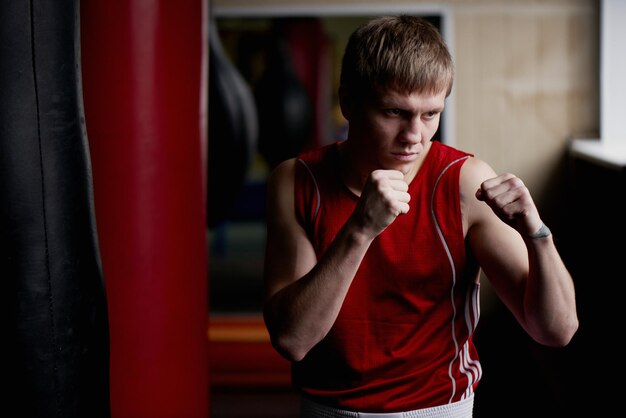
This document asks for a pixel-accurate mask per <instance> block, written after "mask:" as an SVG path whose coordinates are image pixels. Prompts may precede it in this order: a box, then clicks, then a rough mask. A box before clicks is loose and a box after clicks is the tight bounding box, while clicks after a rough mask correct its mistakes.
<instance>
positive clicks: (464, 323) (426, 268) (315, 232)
mask: <svg viewBox="0 0 626 418" xmlns="http://www.w3.org/2000/svg"><path fill="white" fill-rule="evenodd" d="M469 156H470V154H467V153H464V152H461V151H459V150H456V149H454V148H452V147H450V146H447V145H445V144H442V143H440V142H433V143H432V145H431V147H430V151H429V152H428V154H427V155H426V157H425V160H424V162H423V164H422V166H421V167H420V170H419V171H418V173H417V175H416V176H415V178H414V179H413V181H412V182H411V184H410V185H409V193H410V194H411V201H410V205H411V209H410V210H409V212H408V213H407V214H406V215H402V216H399V217H398V218H397V219H396V220H395V221H394V222H393V223H392V224H391V225H390V226H389V227H387V229H385V230H384V231H383V232H382V233H381V234H380V235H379V236H378V237H377V238H376V239H375V240H374V241H373V242H372V244H371V246H370V248H369V249H368V251H367V253H366V255H365V257H364V259H363V262H362V263H361V265H360V267H359V269H358V271H357V273H356V276H355V278H354V280H353V282H352V284H351V286H350V290H349V291H348V294H347V296H346V299H345V301H344V303H343V305H342V308H341V310H340V312H339V316H338V318H337V320H336V321H335V323H334V325H333V327H332V328H331V330H330V332H329V333H328V335H327V336H326V337H325V338H324V339H323V340H322V341H320V342H319V343H318V344H317V345H316V346H315V347H314V348H313V349H312V350H311V351H310V352H309V353H308V354H307V355H306V357H305V358H304V359H303V360H301V361H299V362H295V363H293V366H292V372H293V383H294V385H295V387H296V388H298V389H299V390H301V391H302V393H303V394H304V396H307V397H309V398H311V399H312V400H314V401H316V402H319V403H322V404H326V405H329V406H333V407H336V408H341V409H348V410H356V411H362V412H373V413H375V412H398V411H406V410H413V409H420V408H427V407H432V406H437V405H443V404H447V403H450V402H455V401H458V400H461V399H465V398H466V397H468V396H469V395H471V394H472V393H473V391H474V388H475V387H476V385H477V384H478V381H479V380H480V377H481V367H480V362H479V361H478V357H477V353H476V349H475V347H474V344H473V342H472V334H473V332H474V330H475V328H476V324H477V322H478V317H479V305H478V290H479V289H478V284H477V283H476V280H475V277H476V275H477V271H478V268H477V266H476V263H475V261H474V260H473V258H469V259H468V257H467V255H466V249H465V242H464V237H463V226H462V220H461V208H460V194H459V172H460V169H461V165H462V164H463V162H465V160H466V159H467V158H468V157H469ZM338 158H339V155H338V151H337V144H331V145H328V146H326V147H323V148H321V149H318V150H314V151H309V152H307V153H303V154H302V155H300V156H299V158H298V163H297V165H296V181H295V189H294V192H295V210H296V216H297V219H298V221H299V222H300V223H301V225H302V226H303V227H304V229H305V230H306V231H307V234H308V236H309V239H310V240H311V242H312V243H313V246H314V247H315V251H316V253H317V257H318V258H319V257H321V256H322V255H323V253H324V251H326V249H327V248H328V247H329V245H330V243H331V242H332V241H333V239H334V237H335V235H336V234H337V232H338V230H339V229H340V228H341V227H342V225H343V224H344V223H345V221H346V220H347V218H348V217H349V216H350V214H351V213H352V211H353V210H354V207H355V205H356V202H357V200H358V198H357V197H356V196H355V195H354V194H353V193H351V192H350V191H349V190H348V189H347V188H346V187H345V186H344V185H343V184H342V183H341V182H340V181H339V178H340V177H339V165H338Z"/></svg>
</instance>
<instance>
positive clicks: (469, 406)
mask: <svg viewBox="0 0 626 418" xmlns="http://www.w3.org/2000/svg"><path fill="white" fill-rule="evenodd" d="M301 401H302V402H301V407H300V418H471V417H472V411H473V408H474V395H473V394H472V395H471V396H469V397H468V398H466V399H463V400H460V401H458V402H454V403H450V404H446V405H440V406H434V407H432V408H424V409H416V410H414V411H404V412H394V413H367V412H356V411H346V410H343V409H337V408H332V407H329V406H325V405H321V404H319V403H316V402H313V401H311V400H309V399H306V398H302V400H301Z"/></svg>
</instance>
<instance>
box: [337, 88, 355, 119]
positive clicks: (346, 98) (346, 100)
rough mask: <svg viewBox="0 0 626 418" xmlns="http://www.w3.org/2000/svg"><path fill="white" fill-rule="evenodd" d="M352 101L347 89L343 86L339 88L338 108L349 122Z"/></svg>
mask: <svg viewBox="0 0 626 418" xmlns="http://www.w3.org/2000/svg"><path fill="white" fill-rule="evenodd" d="M352 106H353V104H352V100H351V98H350V94H349V92H348V89H347V88H346V87H344V86H340V87H339V107H340V108H341V114H342V115H343V117H344V118H345V119H346V120H347V121H348V122H349V121H350V116H351V115H352Z"/></svg>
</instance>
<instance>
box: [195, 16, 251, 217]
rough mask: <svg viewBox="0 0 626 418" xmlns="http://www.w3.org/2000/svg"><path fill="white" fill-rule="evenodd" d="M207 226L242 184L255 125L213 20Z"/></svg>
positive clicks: (245, 89) (230, 205)
mask: <svg viewBox="0 0 626 418" xmlns="http://www.w3.org/2000/svg"><path fill="white" fill-rule="evenodd" d="M209 50H210V58H209V158H208V160H209V167H208V169H209V171H208V176H209V181H208V196H209V199H208V208H207V209H208V210H207V216H208V224H209V227H214V226H217V225H218V224H219V223H220V222H222V221H224V220H226V219H227V218H228V214H229V211H230V210H231V209H232V208H233V206H234V204H235V201H236V199H237V197H238V195H239V193H240V192H241V189H242V187H243V185H244V183H245V180H246V175H247V173H248V168H249V166H250V163H251V162H252V157H253V155H254V152H256V144H257V136H258V122H257V111H256V107H255V103H254V97H253V95H252V92H251V90H250V88H249V87H248V85H247V84H246V81H245V80H244V79H243V77H242V76H241V75H240V74H239V71H238V70H237V68H236V67H235V66H234V65H233V64H232V63H231V62H230V60H229V58H228V57H227V56H226V54H225V52H224V49H223V47H222V44H221V41H220V37H219V33H218V31H217V26H216V24H215V21H212V22H211V24H210V33H209Z"/></svg>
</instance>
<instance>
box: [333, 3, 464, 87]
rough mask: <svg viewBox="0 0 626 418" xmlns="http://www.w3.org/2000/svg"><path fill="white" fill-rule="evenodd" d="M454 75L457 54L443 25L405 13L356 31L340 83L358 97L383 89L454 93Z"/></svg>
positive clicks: (344, 58)
mask: <svg viewBox="0 0 626 418" xmlns="http://www.w3.org/2000/svg"><path fill="white" fill-rule="evenodd" d="M453 78H454V65H453V62H452V57H451V55H450V52H449V50H448V47H447V45H446V43H445V41H444V40H443V37H442V36H441V34H440V33H439V31H438V30H437V28H436V27H435V26H434V25H433V24H431V23H430V22H428V21H427V20H425V19H423V18H420V17H416V16H409V15H400V16H383V17H378V18H376V19H372V20H370V21H369V22H367V23H365V24H363V25H362V26H360V27H359V28H357V29H356V30H355V31H354V32H353V33H352V35H351V36H350V39H349V40H348V45H347V46H346V50H345V52H344V56H343V61H342V65H341V75H340V84H341V88H342V89H347V92H348V94H349V95H350V96H357V97H360V96H361V95H363V94H367V93H368V92H372V91H373V90H376V89H380V88H391V89H393V90H396V91H399V92H404V93H409V92H415V91H417V92H420V93H422V92H427V93H435V94H436V93H439V92H442V91H445V92H446V96H448V95H449V94H450V91H451V90H452V82H453Z"/></svg>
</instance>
